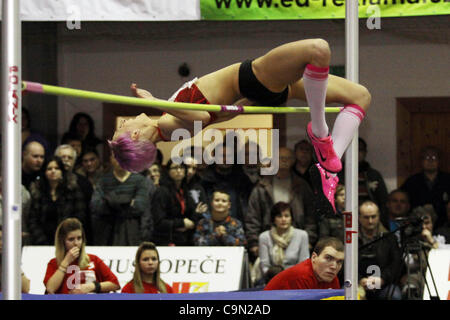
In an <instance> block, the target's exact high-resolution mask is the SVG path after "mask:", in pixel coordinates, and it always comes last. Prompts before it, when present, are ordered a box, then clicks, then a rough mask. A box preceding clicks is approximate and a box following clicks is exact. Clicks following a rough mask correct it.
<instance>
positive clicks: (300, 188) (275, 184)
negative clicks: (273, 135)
mask: <svg viewBox="0 0 450 320" xmlns="http://www.w3.org/2000/svg"><path fill="white" fill-rule="evenodd" d="M279 158H280V161H279V170H278V172H277V174H276V175H274V176H264V177H263V178H262V179H261V180H260V181H259V182H258V184H257V185H256V186H255V187H254V188H253V190H252V193H251V195H250V198H249V201H248V212H247V213H246V215H245V229H246V236H247V241H248V247H249V251H250V253H252V254H253V255H254V256H255V257H258V256H259V254H258V248H259V247H258V242H259V239H258V238H259V235H260V234H261V233H262V232H264V231H266V230H270V228H271V227H272V223H271V218H270V210H271V208H272V207H273V206H274V204H275V203H277V202H280V201H282V202H287V203H289V205H290V207H291V210H292V211H291V213H292V217H293V219H292V226H293V227H294V228H298V229H302V230H305V231H306V232H307V233H308V238H309V242H310V246H312V244H313V243H315V241H316V239H317V222H316V217H315V216H314V211H313V193H312V190H311V188H310V187H309V185H308V183H307V182H306V181H305V180H304V179H302V178H299V177H298V176H296V175H295V174H294V173H293V172H292V170H291V168H292V165H293V164H294V154H293V152H292V151H291V150H290V149H288V148H280V150H279ZM255 259H256V258H255Z"/></svg>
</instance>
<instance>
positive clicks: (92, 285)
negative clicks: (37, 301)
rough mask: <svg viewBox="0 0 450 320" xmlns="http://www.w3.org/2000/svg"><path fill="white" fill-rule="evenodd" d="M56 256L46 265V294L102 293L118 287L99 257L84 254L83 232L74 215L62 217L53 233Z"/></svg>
mask: <svg viewBox="0 0 450 320" xmlns="http://www.w3.org/2000/svg"><path fill="white" fill-rule="evenodd" d="M55 252H56V254H55V255H56V257H55V258H53V259H51V260H50V261H49V263H48V264H47V270H46V272H45V278H44V285H45V293H46V294H54V293H56V294H67V293H70V294H83V293H104V292H111V291H116V290H118V289H120V285H119V281H118V280H117V277H116V276H115V275H114V273H112V271H111V270H110V269H109V268H108V266H107V265H106V264H105V263H104V262H103V261H102V259H100V258H99V257H97V256H95V255H93V254H88V253H86V235H85V233H84V230H83V226H82V224H81V222H80V221H79V220H78V219H76V218H69V219H65V220H63V221H62V222H61V223H60V224H59V225H58V228H57V229H56V234H55Z"/></svg>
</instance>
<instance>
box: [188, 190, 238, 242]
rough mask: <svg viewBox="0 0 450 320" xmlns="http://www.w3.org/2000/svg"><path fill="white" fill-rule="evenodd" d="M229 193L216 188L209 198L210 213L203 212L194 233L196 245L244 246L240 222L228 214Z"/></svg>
mask: <svg viewBox="0 0 450 320" xmlns="http://www.w3.org/2000/svg"><path fill="white" fill-rule="evenodd" d="M230 208H231V201H230V195H229V194H228V193H227V192H226V191H224V190H220V189H216V190H215V191H214V193H213V198H212V200H211V213H205V214H204V218H202V219H201V220H200V221H199V222H198V224H197V228H196V231H195V234H194V244H195V245H196V246H245V245H246V244H247V241H246V239H245V233H244V228H243V225H242V222H241V221H239V220H237V219H235V218H233V217H231V216H230Z"/></svg>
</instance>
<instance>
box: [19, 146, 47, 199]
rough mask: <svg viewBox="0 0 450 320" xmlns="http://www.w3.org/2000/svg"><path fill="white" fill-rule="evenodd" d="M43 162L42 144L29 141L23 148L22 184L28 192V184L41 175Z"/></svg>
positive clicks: (43, 151)
mask: <svg viewBox="0 0 450 320" xmlns="http://www.w3.org/2000/svg"><path fill="white" fill-rule="evenodd" d="M44 161H45V150H44V147H43V146H42V144H40V143H39V142H37V141H31V142H29V143H28V144H26V145H25V146H24V147H23V153H22V184H23V185H24V187H25V188H27V189H28V190H29V188H30V184H31V183H32V182H33V181H35V180H36V179H37V178H38V177H39V176H40V174H41V170H42V165H43V164H44Z"/></svg>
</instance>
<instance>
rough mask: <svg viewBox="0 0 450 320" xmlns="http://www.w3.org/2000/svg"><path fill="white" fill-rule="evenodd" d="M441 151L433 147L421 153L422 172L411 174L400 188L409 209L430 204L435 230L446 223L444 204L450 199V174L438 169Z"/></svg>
mask: <svg viewBox="0 0 450 320" xmlns="http://www.w3.org/2000/svg"><path fill="white" fill-rule="evenodd" d="M440 159H441V151H440V150H439V149H438V148H436V147H433V146H427V147H425V148H424V149H423V150H422V152H421V160H422V161H421V164H422V171H421V172H419V173H416V174H413V175H412V176H410V177H409V178H408V179H406V181H405V183H404V184H403V185H402V186H401V187H400V188H401V189H403V190H405V191H406V192H407V193H408V195H409V199H410V201H411V209H414V208H416V207H418V206H423V205H425V204H432V205H433V207H434V210H435V211H436V214H437V220H436V223H435V228H439V227H440V226H442V225H443V224H445V222H446V221H447V213H446V209H445V204H446V202H447V201H449V198H450V173H448V172H444V171H442V170H441V169H440V166H439V165H440Z"/></svg>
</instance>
